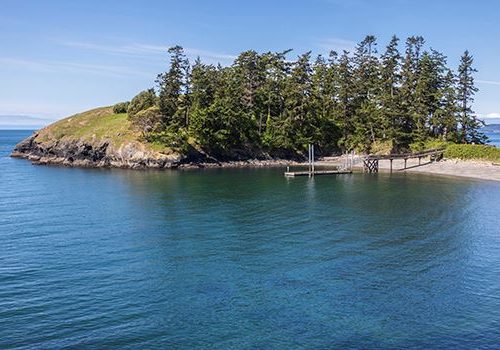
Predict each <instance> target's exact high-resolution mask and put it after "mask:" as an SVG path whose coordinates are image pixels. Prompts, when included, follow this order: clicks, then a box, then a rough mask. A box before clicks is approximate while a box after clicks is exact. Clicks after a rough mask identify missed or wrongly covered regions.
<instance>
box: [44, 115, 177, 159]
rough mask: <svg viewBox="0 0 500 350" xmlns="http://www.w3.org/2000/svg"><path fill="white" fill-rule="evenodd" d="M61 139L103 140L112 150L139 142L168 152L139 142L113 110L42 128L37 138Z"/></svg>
mask: <svg viewBox="0 0 500 350" xmlns="http://www.w3.org/2000/svg"><path fill="white" fill-rule="evenodd" d="M61 139H66V140H68V139H73V140H83V141H88V142H96V141H97V142H98V141H100V140H107V141H109V142H110V144H111V145H113V146H114V147H115V148H119V147H120V146H121V145H123V144H125V143H128V142H140V143H142V144H145V145H146V146H147V147H148V148H150V149H152V150H155V151H160V152H167V153H168V151H169V150H168V149H166V148H165V147H163V146H161V145H157V144H148V143H147V142H145V141H144V140H142V139H141V134H140V132H138V131H135V130H134V129H133V128H132V127H131V124H130V121H129V120H128V118H127V114H126V113H121V114H115V113H113V107H101V108H96V109H92V110H90V111H86V112H83V113H78V114H75V115H72V116H70V117H68V118H65V119H62V120H60V121H58V122H55V123H53V124H51V125H49V126H47V127H45V128H43V129H42V130H40V131H39V133H38V137H37V140H38V141H40V142H49V141H55V140H61Z"/></svg>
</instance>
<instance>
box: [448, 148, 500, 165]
mask: <svg viewBox="0 0 500 350" xmlns="http://www.w3.org/2000/svg"><path fill="white" fill-rule="evenodd" d="M444 156H445V157H446V158H454V159H463V160H483V161H492V162H500V149H499V148H495V147H491V146H484V145H449V146H448V147H447V148H446V151H445V152H444Z"/></svg>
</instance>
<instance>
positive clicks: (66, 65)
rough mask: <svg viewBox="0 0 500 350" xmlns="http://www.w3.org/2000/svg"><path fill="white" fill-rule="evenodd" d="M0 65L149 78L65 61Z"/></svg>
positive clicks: (123, 69) (127, 70)
mask: <svg viewBox="0 0 500 350" xmlns="http://www.w3.org/2000/svg"><path fill="white" fill-rule="evenodd" d="M0 64H2V65H3V66H13V67H20V68H23V69H29V70H34V71H42V72H60V71H61V70H64V71H69V72H84V73H91V74H97V75H104V76H113V77H126V76H129V75H138V76H150V73H146V72H141V71H137V70H132V69H130V68H128V67H123V66H111V65H99V64H87V63H80V62H67V61H46V60H42V61H34V60H24V59H18V58H0Z"/></svg>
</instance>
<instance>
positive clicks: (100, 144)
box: [12, 133, 183, 169]
mask: <svg viewBox="0 0 500 350" xmlns="http://www.w3.org/2000/svg"><path fill="white" fill-rule="evenodd" d="M12 157H19V158H26V159H29V160H31V161H32V162H33V163H35V164H59V165H66V166H76V167H116V168H132V169H143V168H157V169H164V168H174V167H177V166H178V164H179V163H180V162H181V160H182V158H183V157H182V156H180V155H178V154H168V155H166V154H162V153H160V152H156V151H153V150H151V149H149V148H148V147H147V146H146V145H144V144H142V143H140V142H138V141H130V142H125V143H122V144H121V145H119V147H118V148H117V147H115V146H114V145H113V144H112V143H110V142H109V141H108V140H106V139H103V140H96V141H95V142H92V141H88V140H78V139H71V138H66V139H65V138H63V139H60V140H49V141H41V140H39V134H38V133H35V134H33V135H32V136H30V137H28V138H27V139H25V140H23V141H21V142H20V143H19V144H17V145H16V147H15V149H14V151H13V152H12Z"/></svg>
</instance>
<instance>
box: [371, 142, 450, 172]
mask: <svg viewBox="0 0 500 350" xmlns="http://www.w3.org/2000/svg"><path fill="white" fill-rule="evenodd" d="M443 154H444V148H435V149H429V150H426V151H422V152H417V153H405V154H388V155H369V156H367V157H365V158H364V160H363V171H364V172H367V173H378V163H379V161H380V160H389V161H390V163H391V166H390V171H391V173H392V162H393V161H394V160H395V159H404V161H405V165H404V168H403V169H402V170H405V169H406V168H407V167H406V162H407V161H408V159H412V158H418V165H421V160H422V158H425V157H429V159H430V161H431V162H433V161H438V160H440V159H441V158H442V157H443Z"/></svg>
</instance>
